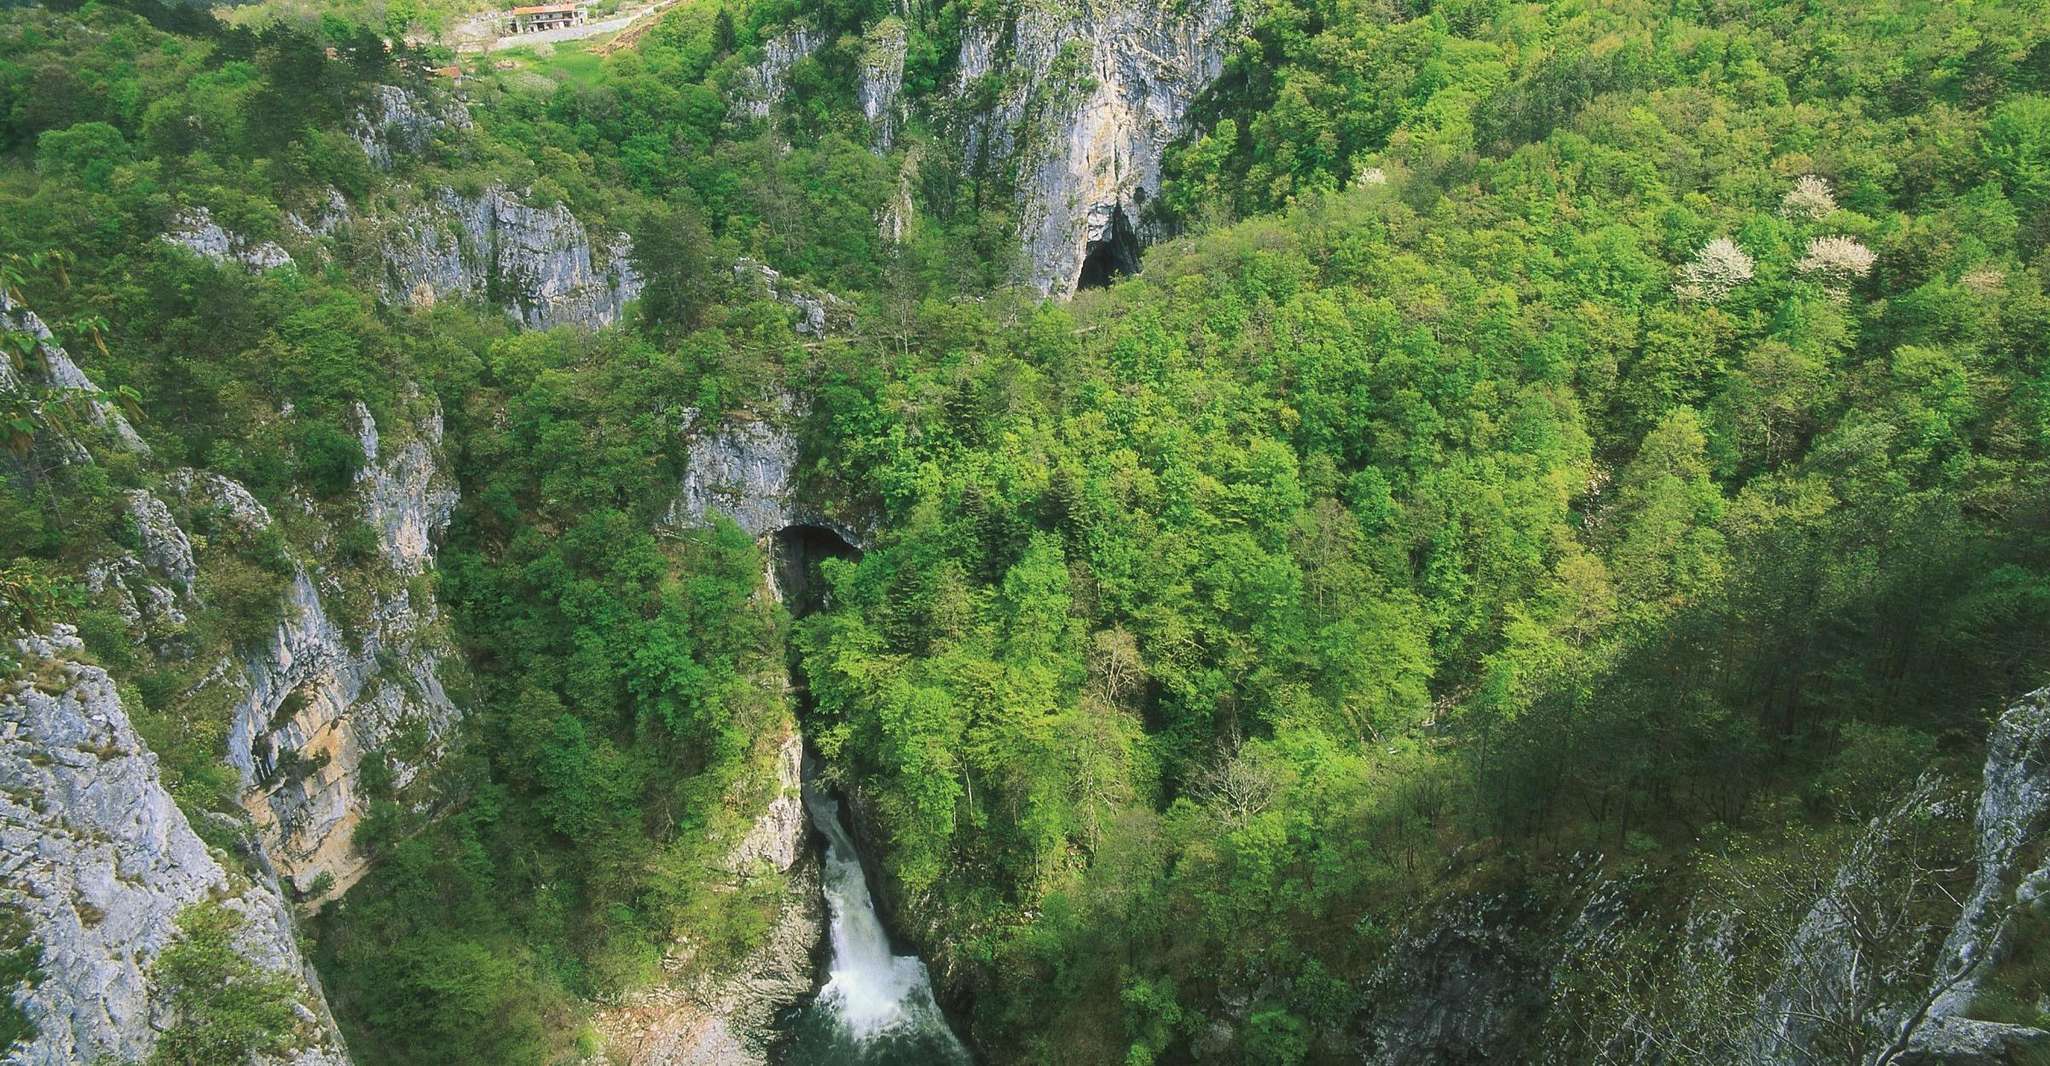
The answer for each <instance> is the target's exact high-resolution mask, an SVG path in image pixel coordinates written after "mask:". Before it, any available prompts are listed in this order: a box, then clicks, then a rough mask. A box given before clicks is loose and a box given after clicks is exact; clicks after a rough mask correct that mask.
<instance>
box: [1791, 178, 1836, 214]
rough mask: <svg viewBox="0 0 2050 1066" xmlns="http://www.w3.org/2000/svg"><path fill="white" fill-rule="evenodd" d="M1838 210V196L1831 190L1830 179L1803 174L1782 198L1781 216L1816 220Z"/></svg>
mask: <svg viewBox="0 0 2050 1066" xmlns="http://www.w3.org/2000/svg"><path fill="white" fill-rule="evenodd" d="M1835 210H1836V195H1835V194H1834V193H1833V192H1832V191H1831V190H1830V187H1829V179H1827V178H1823V177H1818V176H1817V175H1814V174H1803V175H1801V177H1800V179H1799V180H1797V181H1795V182H1794V187H1793V188H1791V189H1788V190H1787V194H1786V195H1785V196H1783V197H1781V198H1780V214H1782V215H1785V216H1786V217H1788V218H1794V219H1803V218H1805V219H1809V220H1811V221H1812V220H1814V219H1818V218H1824V217H1827V216H1828V215H1830V214H1831V213H1832V212H1834V211H1835Z"/></svg>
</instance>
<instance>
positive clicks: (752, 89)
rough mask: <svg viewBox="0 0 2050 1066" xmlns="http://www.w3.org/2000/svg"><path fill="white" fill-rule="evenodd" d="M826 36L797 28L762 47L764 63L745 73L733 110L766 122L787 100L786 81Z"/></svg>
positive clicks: (824, 41)
mask: <svg viewBox="0 0 2050 1066" xmlns="http://www.w3.org/2000/svg"><path fill="white" fill-rule="evenodd" d="M825 43H826V37H825V35H824V34H822V33H820V32H818V31H817V30H814V29H812V28H811V27H809V26H794V27H792V28H791V29H789V30H788V31H786V32H784V33H782V34H781V35H779V36H776V37H773V38H771V39H770V40H769V41H768V42H767V43H765V44H763V45H762V61H761V62H760V63H757V64H755V65H754V66H753V67H750V68H749V69H748V70H746V71H745V72H743V73H742V75H741V82H740V85H739V87H738V88H739V92H738V93H737V94H736V96H737V99H736V100H735V102H734V105H733V110H734V113H735V114H737V115H741V116H745V117H747V118H756V119H765V118H768V117H769V114H770V112H772V111H774V110H775V108H776V104H777V102H778V101H781V100H782V99H783V88H784V83H785V81H786V80H787V79H788V78H789V76H790V68H791V67H793V66H796V65H797V61H798V60H800V59H803V58H804V57H806V56H808V55H810V54H812V53H813V52H816V51H818V50H819V46H820V45H823V44H825Z"/></svg>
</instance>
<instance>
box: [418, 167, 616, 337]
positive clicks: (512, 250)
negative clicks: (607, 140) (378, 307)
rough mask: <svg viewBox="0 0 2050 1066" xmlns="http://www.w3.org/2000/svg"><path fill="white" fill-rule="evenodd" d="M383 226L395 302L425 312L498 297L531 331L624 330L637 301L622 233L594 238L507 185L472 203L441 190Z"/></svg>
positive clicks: (555, 209)
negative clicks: (620, 326)
mask: <svg viewBox="0 0 2050 1066" xmlns="http://www.w3.org/2000/svg"><path fill="white" fill-rule="evenodd" d="M385 225H386V227H387V229H386V232H385V234H384V239H383V240H382V241H381V242H380V247H381V249H382V252H383V256H384V261H385V275H386V276H385V298H386V299H387V300H389V301H393V302H398V301H408V302H411V303H413V304H415V305H423V306H424V305H431V304H433V303H434V302H436V301H437V300H443V299H450V298H455V299H479V298H483V297H485V296H487V295H489V294H492V293H498V294H502V295H503V298H504V300H505V308H506V310H507V312H508V313H510V314H512V315H514V316H516V317H517V318H519V320H520V321H521V322H522V323H523V324H524V325H526V326H528V327H530V328H535V329H546V328H548V327H550V326H556V325H576V326H582V327H585V328H589V329H596V328H599V327H602V326H608V325H611V324H612V323H614V322H616V321H618V320H619V316H620V314H621V312H622V311H623V310H624V309H625V307H626V304H627V303H628V302H629V301H631V300H633V299H634V298H635V297H637V296H639V295H640V292H641V279H640V276H639V275H638V274H636V273H635V272H634V268H633V262H632V256H631V248H632V242H631V241H630V239H629V238H628V237H627V235H626V234H624V233H616V234H613V235H611V236H610V237H604V236H594V235H593V234H591V233H590V232H589V231H588V230H587V229H586V228H585V226H584V224H583V223H582V222H581V221H579V220H578V219H577V217H576V216H575V215H574V214H571V213H570V210H569V208H568V207H566V206H564V205H562V204H554V205H551V206H548V207H536V206H533V205H531V204H528V203H527V202H526V200H525V199H524V198H523V197H522V196H521V195H520V194H518V193H516V192H514V191H513V190H511V189H507V188H505V187H503V186H492V187H490V188H488V189H485V190H484V191H483V192H481V193H478V194H476V195H474V196H467V195H464V194H461V193H458V192H457V191H455V190H453V189H442V190H440V191H439V192H437V193H436V194H435V195H434V197H433V198H432V199H430V200H428V201H427V202H425V203H422V204H420V205H418V206H416V207H415V208H413V209H412V210H410V211H407V212H405V213H404V214H402V215H401V216H400V217H398V218H397V219H393V220H387V222H386V223H385Z"/></svg>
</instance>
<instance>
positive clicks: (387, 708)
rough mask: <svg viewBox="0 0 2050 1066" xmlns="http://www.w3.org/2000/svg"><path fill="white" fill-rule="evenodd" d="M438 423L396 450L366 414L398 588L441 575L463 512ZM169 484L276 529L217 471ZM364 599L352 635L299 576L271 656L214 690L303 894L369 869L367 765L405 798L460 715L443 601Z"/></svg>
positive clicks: (228, 667) (271, 850)
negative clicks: (443, 548)
mask: <svg viewBox="0 0 2050 1066" xmlns="http://www.w3.org/2000/svg"><path fill="white" fill-rule="evenodd" d="M440 422H441V420H440V415H439V412H433V413H431V414H430V415H429V416H428V417H426V418H425V419H423V420H422V425H421V426H419V427H417V428H416V430H415V431H414V432H413V433H412V434H411V435H410V436H411V439H409V440H407V441H406V442H405V443H404V444H402V445H400V446H397V447H394V446H392V445H391V444H390V442H389V441H388V440H386V439H383V438H381V437H380V435H379V434H378V432H377V428H376V426H375V424H374V423H372V422H371V421H370V419H369V412H368V411H360V410H359V412H358V432H359V434H360V435H361V437H362V440H363V442H364V443H365V445H366V447H365V453H366V458H370V459H373V460H374V461H373V462H371V463H370V464H369V465H368V466H366V468H365V469H364V470H363V471H362V473H361V474H360V476H359V478H358V487H357V492H358V493H359V498H360V499H361V501H362V506H363V514H364V520H365V521H366V522H368V523H370V525H371V526H372V527H373V528H376V529H378V530H379V532H380V533H381V534H382V536H381V537H380V545H379V547H380V553H381V555H382V556H383V560H384V565H386V566H387V567H388V568H389V569H390V570H391V571H392V572H393V573H394V574H395V575H397V576H398V577H401V578H404V577H410V576H413V575H417V574H421V573H425V572H426V571H427V570H428V569H429V568H431V566H432V565H433V558H434V557H433V550H434V539H435V538H436V537H438V536H439V535H440V533H441V531H442V530H443V529H444V528H445V527H446V525H447V523H448V519H449V516H450V514H451V513H452V512H453V510H454V507H455V503H456V493H455V489H454V487H453V484H452V482H450V481H449V480H448V478H447V477H446V475H444V474H443V473H441V471H440V469H439V465H438V463H437V461H436V459H435V448H436V447H438V445H439V443H440V439H441V424H440ZM165 486H166V489H167V490H168V491H170V492H172V493H174V494H175V495H177V496H178V497H180V498H181V499H182V500H183V501H184V502H185V503H186V505H187V506H202V507H212V508H215V509H217V510H218V511H219V512H220V514H221V515H222V518H223V520H224V521H227V522H230V523H233V524H235V525H238V526H240V527H243V528H245V529H261V528H263V527H264V526H267V525H269V524H270V522H271V520H272V519H271V516H270V513H269V512H268V511H267V510H266V509H265V508H264V507H263V505H262V504H260V503H258V502H257V501H256V500H255V499H254V498H253V497H251V496H250V495H249V493H248V490H246V489H244V488H243V487H242V486H241V485H239V484H237V483H235V482H233V481H231V480H229V479H227V478H223V477H220V476H219V475H216V474H211V473H206V472H199V471H179V472H176V473H174V474H172V475H171V476H169V477H167V478H166V479H165ZM336 591H338V587H335V586H330V587H328V588H327V592H328V594H329V595H330V596H331V595H332V594H333V593H334V592H336ZM203 592H204V590H202V594H203ZM368 598H369V608H368V615H367V617H366V618H363V619H361V620H359V621H357V622H356V623H355V625H354V627H353V628H354V630H355V631H354V632H349V631H345V628H344V626H343V625H342V624H341V623H340V622H338V621H337V619H336V618H335V617H334V615H333V614H332V613H331V612H330V610H329V607H328V604H327V598H326V597H324V596H323V589H322V587H321V586H319V585H317V584H316V582H315V579H314V576H313V575H311V574H309V573H308V572H307V571H306V570H304V569H300V570H298V572H297V573H296V574H295V575H294V576H293V580H292V583H291V586H290V588H289V590H288V591H287V594H286V603H285V611H284V620H283V621H282V622H281V623H280V624H279V625H278V628H277V631H276V632H275V633H273V634H272V636H271V637H270V639H269V640H268V641H267V642H266V643H265V645H264V646H263V647H262V649H261V650H259V651H257V652H255V653H253V654H250V655H247V656H245V657H243V658H242V659H241V660H240V661H238V662H234V663H224V664H223V665H222V667H221V669H220V670H218V671H217V673H216V678H215V680H214V681H213V682H212V683H213V684H220V685H226V686H229V687H230V688H231V689H232V699H233V701H234V704H235V708H236V709H235V713H234V718H233V721H232V724H231V726H230V729H229V734H228V761H229V763H230V764H232V765H233V766H235V767H236V769H238V770H239V771H241V773H242V778H243V784H244V786H245V788H246V790H247V791H246V792H245V794H244V797H243V806H244V808H245V809H246V810H247V811H248V813H249V815H250V818H251V820H252V821H253V822H254V823H255V825H256V827H257V831H258V836H259V839H260V840H261V842H262V844H263V847H264V850H265V852H266V854H267V855H268V857H269V859H270V861H271V862H272V863H273V864H274V865H275V866H276V867H277V868H278V870H279V872H280V873H281V874H282V875H283V876H284V877H285V878H286V879H287V880H288V881H289V882H290V883H291V885H292V886H293V888H294V889H295V890H296V891H298V892H300V893H310V892H312V890H313V889H314V888H315V887H316V886H318V885H321V884H322V882H323V875H325V886H326V891H327V892H341V891H345V890H346V889H347V888H348V887H349V886H350V885H352V884H354V883H355V881H356V880H357V879H358V878H359V877H361V875H362V873H363V871H364V864H365V860H364V858H363V856H362V855H360V854H359V853H358V852H357V851H356V849H355V847H354V839H353V838H354V833H355V828H356V825H357V823H358V822H359V821H360V820H361V818H362V815H363V813H364V812H365V811H366V810H367V809H368V803H369V800H368V797H366V796H365V795H364V794H363V789H362V771H363V767H364V766H365V764H366V762H367V760H370V759H373V758H376V759H383V760H386V762H387V764H388V765H389V766H390V768H391V770H392V772H393V783H394V785H395V786H396V787H398V788H405V787H406V786H408V785H410V784H412V783H413V782H414V781H415V780H416V779H417V778H418V777H419V775H420V774H421V772H422V771H423V770H424V769H426V768H427V767H429V766H431V765H432V764H433V762H434V761H435V760H436V759H437V758H438V757H439V755H440V753H441V750H442V747H443V746H444V744H445V743H446V741H447V738H448V737H449V736H450V735H451V733H452V731H453V729H454V727H455V724H456V722H457V721H458V719H459V718H460V712H459V711H458V710H457V708H456V707H455V705H454V704H453V702H452V701H451V700H450V699H449V697H448V693H447V692H446V690H444V688H443V687H442V684H441V680H440V675H439V671H440V667H441V662H442V659H443V658H444V656H445V655H446V654H447V653H448V650H447V648H446V642H445V640H444V638H443V637H442V636H441V635H440V634H441V622H440V617H439V611H438V608H437V607H436V605H435V604H434V602H433V600H432V599H427V598H421V597H416V596H415V595H414V594H413V589H412V586H411V585H410V584H408V583H405V582H397V583H395V585H394V587H392V588H390V590H389V591H383V590H379V591H375V592H373V593H372V594H371V595H370V596H369V597H368Z"/></svg>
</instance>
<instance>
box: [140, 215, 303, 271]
mask: <svg viewBox="0 0 2050 1066" xmlns="http://www.w3.org/2000/svg"><path fill="white" fill-rule="evenodd" d="M164 240H165V241H166V242H167V243H170V244H175V245H177V246H178V247H180V248H183V249H185V250H186V251H188V252H191V253H192V254H194V255H197V256H200V257H201V258H204V259H211V260H213V261H214V262H216V263H239V264H241V265H242V266H245V267H248V268H249V269H251V270H276V269H278V268H279V267H288V266H291V265H292V254H291V253H290V252H287V251H285V249H284V248H283V247H282V246H280V245H279V244H278V243H277V242H276V241H252V240H249V239H248V238H246V237H243V236H241V235H240V234H236V233H231V232H229V231H228V230H227V229H226V228H224V227H223V226H222V225H221V224H220V223H219V222H216V221H214V216H213V212H211V211H209V210H207V209H206V208H205V207H188V208H186V209H185V210H183V211H180V212H178V214H177V215H175V216H173V218H172V219H171V228H170V229H168V230H165V231H164Z"/></svg>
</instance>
